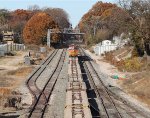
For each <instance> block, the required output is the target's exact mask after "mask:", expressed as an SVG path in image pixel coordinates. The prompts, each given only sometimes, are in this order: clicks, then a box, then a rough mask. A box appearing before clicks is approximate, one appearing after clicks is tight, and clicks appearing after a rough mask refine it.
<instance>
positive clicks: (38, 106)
mask: <svg viewBox="0 0 150 118" xmlns="http://www.w3.org/2000/svg"><path fill="white" fill-rule="evenodd" d="M57 53H58V50H54V51H53V52H52V53H51V54H50V55H49V56H48V58H47V59H46V60H45V61H44V62H43V63H42V64H41V66H40V67H39V68H37V69H36V70H35V71H34V72H33V74H32V75H31V76H30V78H29V79H28V81H27V83H26V84H27V86H28V88H29V90H30V91H31V93H32V94H33V96H34V100H33V104H32V105H31V107H30V111H29V114H28V116H27V117H28V118H42V117H43V116H44V113H45V111H46V108H47V105H48V102H49V99H50V96H51V94H52V91H53V89H54V86H55V84H56V82H57V79H58V76H59V74H60V72H61V70H62V66H63V63H64V59H65V55H66V49H63V51H62V52H61V56H60V59H59V60H58V62H57V64H56V66H55V69H54V70H53V73H52V74H51V75H50V76H49V78H48V80H47V81H46V83H45V85H44V87H43V89H42V90H40V89H39V88H38V87H37V85H36V81H37V79H38V78H39V76H40V75H41V74H42V73H43V72H44V70H45V69H46V67H47V66H48V65H49V64H50V62H51V61H52V60H53V59H54V57H55V56H56V55H57Z"/></svg>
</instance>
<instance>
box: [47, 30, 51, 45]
mask: <svg viewBox="0 0 150 118" xmlns="http://www.w3.org/2000/svg"><path fill="white" fill-rule="evenodd" d="M47 46H48V47H51V30H50V29H48V32H47Z"/></svg>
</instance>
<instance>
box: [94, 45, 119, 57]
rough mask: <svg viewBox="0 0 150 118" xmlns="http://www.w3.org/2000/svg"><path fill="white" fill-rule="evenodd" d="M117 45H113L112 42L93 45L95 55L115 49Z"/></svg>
mask: <svg viewBox="0 0 150 118" xmlns="http://www.w3.org/2000/svg"><path fill="white" fill-rule="evenodd" d="M117 47H118V46H117V45H114V44H112V45H99V46H95V47H94V52H95V54H97V55H101V54H104V53H105V52H109V51H112V50H116V49H117Z"/></svg>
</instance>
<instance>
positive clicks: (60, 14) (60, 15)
mask: <svg viewBox="0 0 150 118" xmlns="http://www.w3.org/2000/svg"><path fill="white" fill-rule="evenodd" d="M43 10H44V12H46V13H48V14H49V15H50V16H52V17H53V18H54V20H55V21H56V22H57V23H58V25H59V27H60V28H68V27H69V26H70V22H69V16H68V14H67V12H66V11H64V10H63V9H61V8H45V9H43Z"/></svg>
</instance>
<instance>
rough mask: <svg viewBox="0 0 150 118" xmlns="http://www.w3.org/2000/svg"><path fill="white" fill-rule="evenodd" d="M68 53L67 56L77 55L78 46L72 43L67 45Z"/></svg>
mask: <svg viewBox="0 0 150 118" xmlns="http://www.w3.org/2000/svg"><path fill="white" fill-rule="evenodd" d="M68 53H69V57H77V56H78V53H79V50H78V46H76V45H74V44H71V45H69V48H68Z"/></svg>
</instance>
